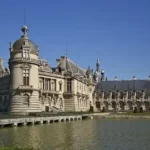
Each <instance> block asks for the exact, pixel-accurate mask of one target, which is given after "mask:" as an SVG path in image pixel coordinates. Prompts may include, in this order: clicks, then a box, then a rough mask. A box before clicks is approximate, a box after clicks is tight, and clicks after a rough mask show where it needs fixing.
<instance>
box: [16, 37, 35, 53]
mask: <svg viewBox="0 0 150 150" xmlns="http://www.w3.org/2000/svg"><path fill="white" fill-rule="evenodd" d="M25 40H27V41H28V43H29V47H30V48H31V51H33V52H37V51H38V49H37V47H36V45H35V44H34V43H33V42H32V41H31V40H29V39H28V38H26V37H21V38H20V39H18V40H17V41H15V43H14V44H13V51H15V50H20V49H21V47H22V45H24V43H25Z"/></svg>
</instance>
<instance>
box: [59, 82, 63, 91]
mask: <svg viewBox="0 0 150 150" xmlns="http://www.w3.org/2000/svg"><path fill="white" fill-rule="evenodd" d="M59 91H62V83H59Z"/></svg>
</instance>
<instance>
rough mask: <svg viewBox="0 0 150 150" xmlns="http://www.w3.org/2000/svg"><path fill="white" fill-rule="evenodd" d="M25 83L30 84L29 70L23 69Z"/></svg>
mask: <svg viewBox="0 0 150 150" xmlns="http://www.w3.org/2000/svg"><path fill="white" fill-rule="evenodd" d="M23 85H29V70H28V69H24V70H23Z"/></svg>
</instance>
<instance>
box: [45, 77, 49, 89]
mask: <svg viewBox="0 0 150 150" xmlns="http://www.w3.org/2000/svg"><path fill="white" fill-rule="evenodd" d="M45 90H48V79H45Z"/></svg>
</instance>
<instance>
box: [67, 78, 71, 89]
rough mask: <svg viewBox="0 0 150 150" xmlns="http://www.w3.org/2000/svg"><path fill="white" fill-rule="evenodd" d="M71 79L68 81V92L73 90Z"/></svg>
mask: <svg viewBox="0 0 150 150" xmlns="http://www.w3.org/2000/svg"><path fill="white" fill-rule="evenodd" d="M71 86H72V85H71V79H67V92H71V91H72V89H71Z"/></svg>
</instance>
